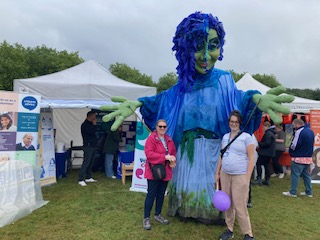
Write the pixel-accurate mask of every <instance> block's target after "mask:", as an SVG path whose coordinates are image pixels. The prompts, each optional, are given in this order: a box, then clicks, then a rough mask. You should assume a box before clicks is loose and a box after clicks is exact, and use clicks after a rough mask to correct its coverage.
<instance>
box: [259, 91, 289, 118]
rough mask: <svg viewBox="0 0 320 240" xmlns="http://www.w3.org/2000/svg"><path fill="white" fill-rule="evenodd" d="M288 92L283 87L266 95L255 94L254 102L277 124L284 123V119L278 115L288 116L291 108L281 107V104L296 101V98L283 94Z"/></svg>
mask: <svg viewBox="0 0 320 240" xmlns="http://www.w3.org/2000/svg"><path fill="white" fill-rule="evenodd" d="M285 92H286V88H285V87H283V86H282V85H280V86H277V87H275V88H272V89H270V90H269V91H268V92H267V93H266V95H261V94H255V95H253V101H254V103H255V104H258V103H259V104H258V108H259V109H260V110H261V111H262V112H265V113H267V114H268V115H269V116H270V118H271V119H272V121H273V122H274V123H275V124H280V123H281V122H282V117H281V116H280V115H279V114H278V113H283V114H284V115H287V114H289V113H290V108H289V107H287V106H283V105H281V103H290V102H292V101H293V100H294V96H292V95H289V94H282V93H285Z"/></svg>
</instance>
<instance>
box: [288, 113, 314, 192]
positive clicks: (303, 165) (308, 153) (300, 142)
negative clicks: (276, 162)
mask: <svg viewBox="0 0 320 240" xmlns="http://www.w3.org/2000/svg"><path fill="white" fill-rule="evenodd" d="M292 126H293V128H294V129H295V132H294V137H293V140H292V142H291V145H290V148H289V154H290V157H291V187H290V191H289V192H283V193H282V194H283V195H285V196H288V197H297V190H298V185H299V180H300V176H301V177H302V178H303V181H304V186H305V191H304V192H301V193H300V195H304V196H307V197H312V185H311V175H310V172H309V169H310V164H312V154H313V145H314V133H313V131H312V130H311V129H310V128H309V127H307V126H305V125H304V121H303V120H301V119H295V120H293V122H292Z"/></svg>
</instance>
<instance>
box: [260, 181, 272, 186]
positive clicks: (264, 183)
mask: <svg viewBox="0 0 320 240" xmlns="http://www.w3.org/2000/svg"><path fill="white" fill-rule="evenodd" d="M262 184H263V185H266V186H270V182H269V180H264V181H263V182H262Z"/></svg>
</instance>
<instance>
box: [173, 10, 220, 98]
mask: <svg viewBox="0 0 320 240" xmlns="http://www.w3.org/2000/svg"><path fill="white" fill-rule="evenodd" d="M210 29H214V30H216V31H217V34H218V38H219V40H220V56H219V58H218V60H220V61H221V60H222V58H223V55H222V54H223V45H224V36H225V32H224V29H223V25H222V22H220V21H219V19H218V18H217V17H213V16H212V15H211V14H204V13H201V12H195V13H193V14H191V15H189V16H188V17H186V18H185V19H183V21H182V22H181V23H180V24H179V25H178V27H177V30H176V35H175V36H174V38H173V43H174V46H173V48H172V50H173V51H176V54H175V55H176V59H177V60H178V62H179V64H178V67H177V73H178V75H179V84H180V91H182V92H188V91H191V89H192V86H193V77H194V76H195V74H196V70H195V56H194V55H195V52H196V49H197V46H198V45H201V44H202V43H203V41H204V39H207V37H208V32H209V30H210Z"/></svg>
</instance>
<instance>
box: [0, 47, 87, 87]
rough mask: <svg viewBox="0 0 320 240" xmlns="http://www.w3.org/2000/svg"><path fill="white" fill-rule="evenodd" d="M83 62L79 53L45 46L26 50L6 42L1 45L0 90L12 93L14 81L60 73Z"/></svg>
mask: <svg viewBox="0 0 320 240" xmlns="http://www.w3.org/2000/svg"><path fill="white" fill-rule="evenodd" d="M83 61H84V60H83V59H82V58H80V57H79V55H78V52H71V53H68V52H67V51H60V52H59V51H57V50H56V49H52V48H48V47H46V46H45V45H42V46H41V47H35V48H30V47H28V48H25V47H23V46H22V45H21V44H18V43H15V44H14V45H10V44H9V43H7V42H6V41H4V42H3V43H1V44H0V89H1V90H7V91H12V90H13V80H14V79H19V78H30V77H36V76H41V75H46V74H50V73H54V72H59V71H61V70H64V69H67V68H70V67H73V66H75V65H77V64H80V63H82V62H83Z"/></svg>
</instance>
